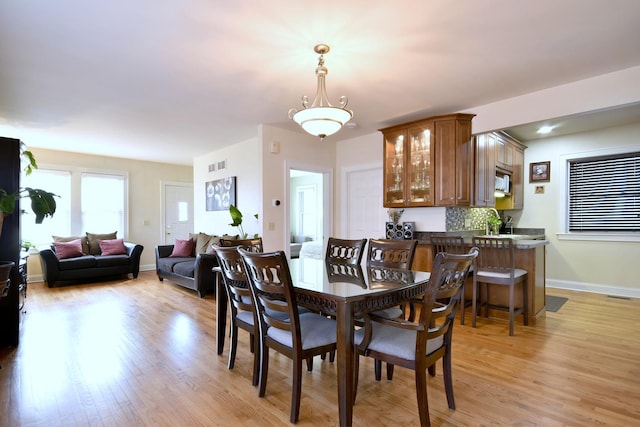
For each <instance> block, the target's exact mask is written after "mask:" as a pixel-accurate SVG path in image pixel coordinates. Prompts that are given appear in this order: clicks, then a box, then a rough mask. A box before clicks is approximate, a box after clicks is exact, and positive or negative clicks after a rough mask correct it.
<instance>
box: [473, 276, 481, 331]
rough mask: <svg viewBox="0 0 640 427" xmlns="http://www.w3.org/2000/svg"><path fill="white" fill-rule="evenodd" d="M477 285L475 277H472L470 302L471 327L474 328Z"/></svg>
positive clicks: (476, 308)
mask: <svg viewBox="0 0 640 427" xmlns="http://www.w3.org/2000/svg"><path fill="white" fill-rule="evenodd" d="M478 285H479V283H478V282H477V281H476V278H475V275H474V277H473V293H472V294H473V295H472V297H473V299H472V300H471V327H472V328H475V327H476V314H477V313H478V311H477V310H478V307H477V305H478Z"/></svg>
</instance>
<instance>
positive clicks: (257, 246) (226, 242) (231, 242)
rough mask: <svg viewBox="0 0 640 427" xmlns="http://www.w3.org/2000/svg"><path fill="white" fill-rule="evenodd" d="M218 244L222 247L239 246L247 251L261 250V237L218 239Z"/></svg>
mask: <svg viewBox="0 0 640 427" xmlns="http://www.w3.org/2000/svg"><path fill="white" fill-rule="evenodd" d="M219 245H220V246H223V247H230V246H235V247H241V248H243V249H246V250H248V251H249V252H262V251H263V247H262V237H254V238H253V239H220V243H219Z"/></svg>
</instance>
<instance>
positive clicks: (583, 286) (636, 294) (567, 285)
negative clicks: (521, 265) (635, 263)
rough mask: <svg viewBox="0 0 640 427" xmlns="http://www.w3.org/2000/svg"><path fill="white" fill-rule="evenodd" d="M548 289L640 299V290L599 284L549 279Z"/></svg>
mask: <svg viewBox="0 0 640 427" xmlns="http://www.w3.org/2000/svg"><path fill="white" fill-rule="evenodd" d="M547 288H556V289H567V290H570V291H579V292H592V293H595V294H604V295H612V296H617V297H627V298H640V289H631V288H621V287H618V286H610V285H600V284H597V283H585V282H571V281H568V280H554V279H549V278H547Z"/></svg>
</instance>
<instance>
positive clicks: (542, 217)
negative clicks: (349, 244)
mask: <svg viewBox="0 0 640 427" xmlns="http://www.w3.org/2000/svg"><path fill="white" fill-rule="evenodd" d="M639 135H640V123H637V124H633V125H626V126H618V127H614V128H609V129H601V130H598V131H593V132H584V133H577V134H573V135H567V136H560V137H556V138H546V139H541V140H537V141H529V142H527V145H528V148H527V150H525V187H524V206H525V208H524V210H522V211H520V212H518V211H510V213H512V214H513V215H512V216H513V217H514V221H515V222H516V224H517V226H518V227H544V228H545V230H546V234H547V238H548V239H549V241H550V244H549V245H548V246H547V286H552V287H554V286H555V287H561V288H569V289H579V290H588V291H593V292H600V293H613V294H617V295H627V296H635V297H640V280H639V279H638V274H639V273H640V266H639V265H638V260H640V241H639V239H640V236H636V239H635V241H618V242H610V241H593V240H566V239H563V238H562V233H564V232H565V230H564V229H563V228H562V227H561V226H559V224H560V223H562V222H563V218H562V217H563V214H562V211H561V210H560V207H561V205H562V204H564V203H565V200H564V198H563V197H562V196H563V194H562V193H561V192H560V190H561V188H560V187H561V186H562V185H563V184H564V180H563V179H562V173H563V171H564V168H563V165H562V164H561V156H563V155H568V154H577V155H578V156H579V155H580V153H589V152H592V153H593V152H594V151H595V150H597V151H599V150H603V149H614V148H618V147H630V146H634V148H633V151H640V139H639V138H638V136H639ZM585 155H587V156H588V155H589V154H585ZM591 155H593V154H591ZM541 161H550V162H551V167H550V171H551V180H550V182H548V183H546V182H545V183H534V184H531V183H529V167H528V165H529V163H531V162H541ZM536 185H543V186H544V194H535V192H534V187H535V186H536ZM612 287H613V288H617V289H611V288H612Z"/></svg>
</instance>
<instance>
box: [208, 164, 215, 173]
mask: <svg viewBox="0 0 640 427" xmlns="http://www.w3.org/2000/svg"><path fill="white" fill-rule="evenodd" d="M215 171H216V164H215V163H211V164H210V165H209V172H215Z"/></svg>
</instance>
